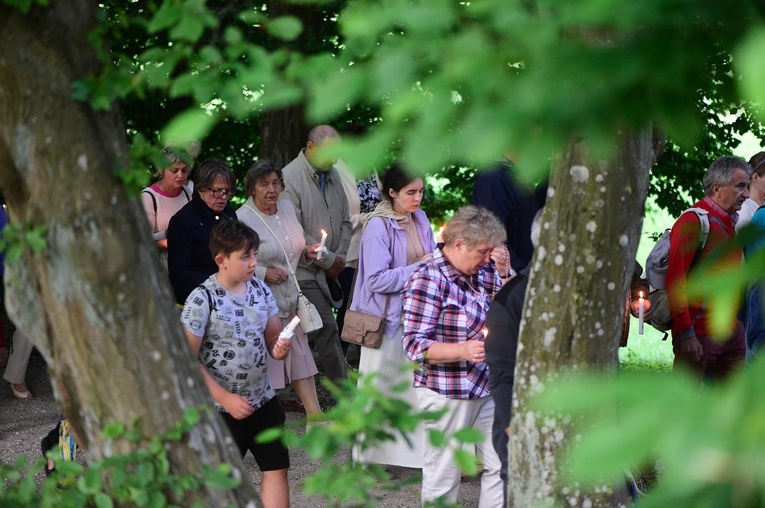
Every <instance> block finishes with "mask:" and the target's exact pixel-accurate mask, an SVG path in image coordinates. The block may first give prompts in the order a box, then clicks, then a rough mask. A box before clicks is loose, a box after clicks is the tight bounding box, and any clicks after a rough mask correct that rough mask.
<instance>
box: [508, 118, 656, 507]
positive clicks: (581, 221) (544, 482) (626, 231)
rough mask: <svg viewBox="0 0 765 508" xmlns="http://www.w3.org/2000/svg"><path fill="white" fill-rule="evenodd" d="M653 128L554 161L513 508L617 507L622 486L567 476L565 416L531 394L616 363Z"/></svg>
mask: <svg viewBox="0 0 765 508" xmlns="http://www.w3.org/2000/svg"><path fill="white" fill-rule="evenodd" d="M654 159H655V157H654V147H653V144H652V139H651V136H650V132H649V131H647V132H646V133H644V134H641V135H630V134H625V135H623V137H622V139H621V144H620V147H619V151H618V153H617V155H616V156H615V157H614V159H613V160H611V161H600V160H595V159H593V157H592V156H591V154H589V153H588V151H587V149H586V147H585V146H584V145H583V144H582V143H573V144H572V145H571V146H570V147H569V148H568V151H567V152H566V153H565V154H563V155H562V156H561V157H560V158H559V160H557V161H556V163H555V165H554V168H553V173H552V178H551V181H550V190H549V192H548V199H547V206H546V209H545V212H544V216H543V225H542V230H541V236H540V245H539V247H538V248H537V250H536V252H535V254H534V259H533V261H532V263H533V268H532V273H531V278H530V281H529V289H528V291H527V293H526V302H525V306H524V311H523V316H524V319H523V322H522V323H521V336H520V346H519V349H518V359H517V364H516V374H515V377H516V381H515V388H514V393H513V417H512V420H511V424H510V443H509V458H510V460H509V480H508V504H509V506H513V507H518V508H521V507H523V508H525V507H528V506H537V505H540V506H544V505H553V504H555V505H559V506H591V507H614V506H621V505H624V504H625V503H626V501H627V497H626V491H625V489H624V487H623V484H622V485H614V486H611V488H608V489H598V491H597V492H594V491H587V490H584V489H581V488H579V487H578V486H572V485H564V484H562V475H561V471H560V468H561V465H562V464H563V457H562V454H563V451H564V447H565V446H566V445H567V444H570V443H571V442H572V440H573V438H574V436H573V435H572V432H571V426H570V424H569V421H568V419H567V418H566V417H562V416H561V415H559V414H541V413H539V412H535V411H534V410H533V408H532V407H531V405H530V400H531V398H532V397H533V396H534V395H535V394H537V393H540V392H542V391H543V390H544V389H545V388H546V386H547V384H548V383H552V382H554V381H555V379H559V378H560V375H561V374H562V373H563V372H564V371H584V370H587V371H590V370H596V371H608V370H614V369H615V367H616V362H617V349H618V346H619V338H620V332H621V323H622V316H623V312H624V302H625V299H626V297H627V290H628V288H629V283H630V279H631V276H632V273H633V270H634V259H635V253H636V250H637V245H638V242H639V239H640V231H641V228H642V224H643V210H644V207H645V199H646V193H647V189H648V176H649V169H650V167H651V165H652V164H653V162H654ZM565 487H569V488H568V489H565Z"/></svg>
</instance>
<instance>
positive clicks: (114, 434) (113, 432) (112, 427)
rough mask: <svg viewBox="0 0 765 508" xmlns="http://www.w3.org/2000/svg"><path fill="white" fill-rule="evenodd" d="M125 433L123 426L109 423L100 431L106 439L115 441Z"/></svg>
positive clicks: (117, 423)
mask: <svg viewBox="0 0 765 508" xmlns="http://www.w3.org/2000/svg"><path fill="white" fill-rule="evenodd" d="M124 433H125V425H124V424H123V423H121V422H111V423H107V424H106V425H105V426H104V429H103V431H102V434H103V436H104V437H105V438H106V439H117V438H120V437H122V435H123V434H124Z"/></svg>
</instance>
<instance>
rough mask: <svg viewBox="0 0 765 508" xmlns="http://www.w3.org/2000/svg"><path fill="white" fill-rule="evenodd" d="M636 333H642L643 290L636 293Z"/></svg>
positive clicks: (643, 312)
mask: <svg viewBox="0 0 765 508" xmlns="http://www.w3.org/2000/svg"><path fill="white" fill-rule="evenodd" d="M638 295H639V298H638V334H639V335H643V321H644V319H643V315H644V314H645V298H643V292H642V291H641V292H640V293H638Z"/></svg>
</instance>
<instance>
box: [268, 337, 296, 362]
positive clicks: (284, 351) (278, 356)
mask: <svg viewBox="0 0 765 508" xmlns="http://www.w3.org/2000/svg"><path fill="white" fill-rule="evenodd" d="M291 346H292V342H291V341H290V340H288V339H285V338H283V337H279V339H278V340H277V341H276V344H274V350H273V351H272V352H271V356H273V357H274V360H284V359H285V358H286V357H287V355H288V354H289V353H290V347H291Z"/></svg>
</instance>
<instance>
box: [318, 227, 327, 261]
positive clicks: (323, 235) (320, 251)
mask: <svg viewBox="0 0 765 508" xmlns="http://www.w3.org/2000/svg"><path fill="white" fill-rule="evenodd" d="M326 242H327V232H326V231H324V230H323V229H322V230H321V242H320V243H319V248H318V249H316V259H318V260H319V261H321V260H322V259H323V258H324V254H326V253H327V247H325V246H324V244H325V243H326Z"/></svg>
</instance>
